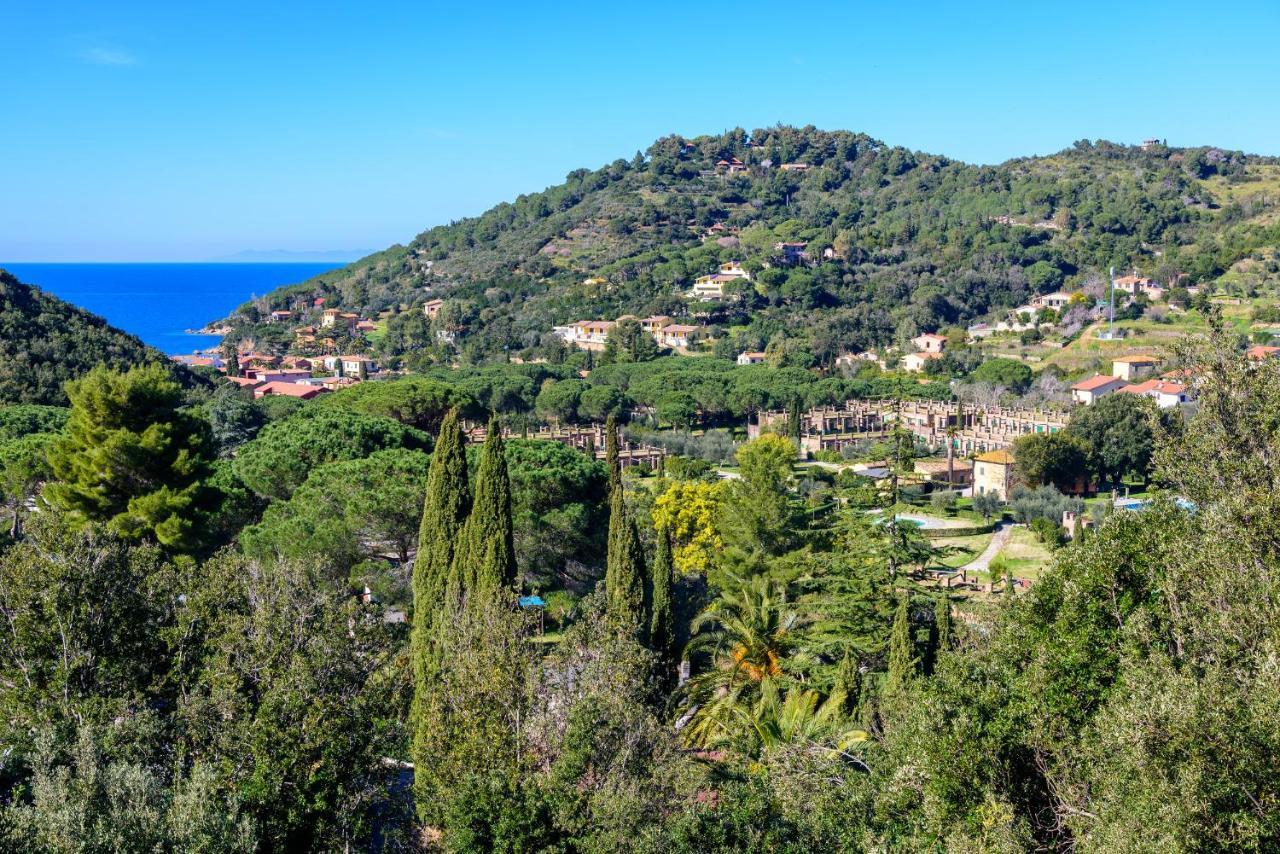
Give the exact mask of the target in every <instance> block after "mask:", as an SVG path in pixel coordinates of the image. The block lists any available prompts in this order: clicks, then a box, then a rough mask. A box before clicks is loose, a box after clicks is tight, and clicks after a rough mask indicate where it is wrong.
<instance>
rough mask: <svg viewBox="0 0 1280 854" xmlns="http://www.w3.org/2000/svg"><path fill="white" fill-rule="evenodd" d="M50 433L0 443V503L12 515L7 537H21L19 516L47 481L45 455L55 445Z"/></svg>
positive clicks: (30, 435)
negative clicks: (2, 503)
mask: <svg viewBox="0 0 1280 854" xmlns="http://www.w3.org/2000/svg"><path fill="white" fill-rule="evenodd" d="M55 438H56V437H55V435H54V434H52V433H32V434H29V435H26V436H23V437H21V438H18V439H10V440H9V441H7V442H0V499H2V500H3V501H4V506H5V507H6V508H8V510H9V513H10V514H12V520H11V521H10V523H9V536H10V537H12V538H13V539H15V540H16V539H17V538H18V536H19V535H20V534H21V533H22V514H23V512H24V511H25V510H26V507H27V505H28V504H29V503H30V502H31V500H32V499H33V498H35V496H36V493H37V492H38V491H39V489H40V486H41V485H42V484H43V483H44V482H45V481H46V480H48V479H49V475H50V472H49V464H48V461H47V455H48V452H49V448H50V447H51V446H52V444H53V442H54V441H55Z"/></svg>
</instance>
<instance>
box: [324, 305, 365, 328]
mask: <svg viewBox="0 0 1280 854" xmlns="http://www.w3.org/2000/svg"><path fill="white" fill-rule="evenodd" d="M359 320H360V315H358V314H353V313H351V312H349V311H340V310H338V309H336V308H326V309H325V310H324V311H323V312H322V313H321V314H320V328H321V329H346V330H347V331H348V332H354V331H355V328H356V323H357V322H359Z"/></svg>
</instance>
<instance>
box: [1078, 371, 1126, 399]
mask: <svg viewBox="0 0 1280 854" xmlns="http://www.w3.org/2000/svg"><path fill="white" fill-rule="evenodd" d="M1126 385H1127V383H1126V382H1125V381H1124V380H1122V379H1120V378H1119V377H1108V376H1103V375H1102V374H1098V375H1097V376H1093V377H1089V379H1087V380H1081V381H1080V382H1078V383H1076V384H1075V385H1073V386H1072V387H1071V396H1072V397H1073V398H1075V401H1076V403H1083V404H1084V405H1085V406H1088V405H1089V404H1091V403H1093V402H1094V401H1096V400H1097V399H1098V398H1100V397H1106V396H1107V395H1109V394H1111V393H1112V392H1116V391H1119V390H1120V389H1122V388H1124V387H1125V386H1126Z"/></svg>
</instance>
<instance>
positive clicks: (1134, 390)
mask: <svg viewBox="0 0 1280 854" xmlns="http://www.w3.org/2000/svg"><path fill="white" fill-rule="evenodd" d="M1119 393H1121V394H1141V395H1146V396H1147V397H1149V398H1151V399H1152V400H1154V401H1155V402H1156V406H1159V407H1160V408H1161V409H1172V408H1173V407H1175V406H1178V405H1180V404H1183V403H1188V402H1189V401H1190V400H1191V395H1190V394H1188V393H1187V387H1186V386H1184V385H1182V384H1181V383H1175V382H1169V381H1168V380H1147V381H1146V382H1144V383H1139V384H1138V385H1129V386H1125V387H1124V388H1122V389H1119Z"/></svg>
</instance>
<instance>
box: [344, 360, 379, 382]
mask: <svg viewBox="0 0 1280 854" xmlns="http://www.w3.org/2000/svg"><path fill="white" fill-rule="evenodd" d="M341 364H342V375H343V376H344V377H358V376H360V374H361V373H363V374H364V375H365V376H368V375H369V374H372V373H374V372H376V371H377V370H378V363H377V362H375V361H374V360H373V359H370V358H368V357H367V356H343V357H342V358H341Z"/></svg>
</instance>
